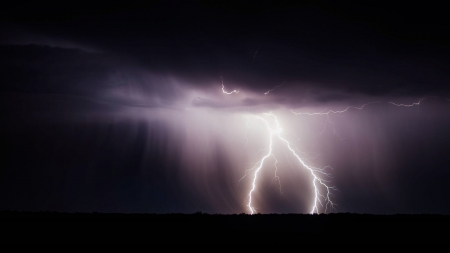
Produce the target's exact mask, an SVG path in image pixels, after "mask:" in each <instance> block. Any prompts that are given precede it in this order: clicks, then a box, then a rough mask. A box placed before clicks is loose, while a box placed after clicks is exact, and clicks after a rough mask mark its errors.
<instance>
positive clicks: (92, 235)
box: [0, 211, 450, 244]
mask: <svg viewBox="0 0 450 253" xmlns="http://www.w3.org/2000/svg"><path fill="white" fill-rule="evenodd" d="M0 223H1V229H2V231H3V234H4V236H2V240H1V241H2V242H51V243H54V242H144V243H258V244H260V243H274V244H278V243H283V244H287V243H363V242H368V243H397V242H401V243H422V242H434V243H439V242H446V240H447V239H448V232H447V231H448V230H447V229H448V226H449V225H450V216H448V215H434V214H421V215H407V214H397V215H371V214H353V213H337V214H320V215H309V214H255V215H247V214H233V215H223V214H205V213H201V212H197V213H194V214H178V213H174V214H120V213H59V212H15V211H2V212H0Z"/></svg>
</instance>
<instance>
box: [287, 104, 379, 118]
mask: <svg viewBox="0 0 450 253" xmlns="http://www.w3.org/2000/svg"><path fill="white" fill-rule="evenodd" d="M380 102H381V101H375V102H369V103H366V104H363V105H362V106H349V107H347V108H345V109H344V110H341V111H333V110H328V111H327V112H312V113H310V112H294V111H293V110H291V112H292V113H294V114H295V115H309V116H314V115H329V114H330V113H334V114H338V113H344V112H346V111H348V110H349V109H357V110H362V109H363V108H364V107H365V106H367V105H370V104H375V103H380Z"/></svg>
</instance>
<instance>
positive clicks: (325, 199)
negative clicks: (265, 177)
mask: <svg viewBox="0 0 450 253" xmlns="http://www.w3.org/2000/svg"><path fill="white" fill-rule="evenodd" d="M264 115H265V116H269V117H271V118H273V121H274V123H275V127H272V126H271V125H270V124H269V121H267V120H266V119H265V118H263V117H261V116H255V117H256V118H257V119H258V120H261V121H263V122H264V125H265V126H266V130H267V132H268V139H269V148H268V152H267V153H266V154H265V155H264V156H263V157H262V158H261V160H260V161H259V162H257V163H256V165H255V166H254V167H253V168H252V169H250V170H255V171H254V173H253V180H252V184H251V189H250V191H249V193H248V204H247V207H248V209H249V210H250V213H251V214H254V213H255V212H256V209H255V207H254V205H253V199H252V196H253V193H254V191H255V190H256V187H257V181H258V174H259V173H260V171H261V170H262V168H263V166H264V164H265V162H266V160H267V159H268V158H269V157H273V158H274V159H275V163H274V166H275V168H276V170H275V179H277V180H278V181H279V184H280V192H281V182H280V178H279V177H278V176H277V174H276V172H277V171H278V167H277V166H276V164H277V163H278V160H277V159H276V157H275V154H274V153H273V149H274V139H277V140H278V141H280V142H281V143H282V144H284V146H285V147H286V148H287V149H288V150H289V151H290V153H292V155H293V156H294V157H295V158H296V159H297V161H298V162H299V163H300V165H301V167H302V168H304V169H306V170H307V171H308V172H309V173H310V175H311V185H312V186H313V188H314V194H313V195H314V197H313V198H314V200H313V204H312V206H311V211H310V213H311V214H312V213H319V205H320V206H322V207H323V209H324V212H325V213H326V212H327V211H328V209H330V208H334V206H335V203H333V201H332V200H331V190H336V189H335V187H333V186H329V185H328V184H327V183H328V182H329V181H327V180H325V179H323V178H322V177H321V176H326V177H330V176H331V175H330V174H329V173H327V172H326V169H328V168H331V167H329V166H326V167H324V168H315V167H311V166H309V165H307V164H306V163H305V162H304V161H303V159H302V158H300V156H299V155H298V154H297V153H296V151H295V148H294V147H293V146H292V144H291V143H290V142H289V141H288V140H286V138H284V137H283V136H282V133H283V129H282V128H281V125H280V123H279V121H278V118H277V117H276V116H275V115H274V114H273V113H264ZM248 171H249V170H247V171H246V175H247V173H248ZM244 177H245V176H244Z"/></svg>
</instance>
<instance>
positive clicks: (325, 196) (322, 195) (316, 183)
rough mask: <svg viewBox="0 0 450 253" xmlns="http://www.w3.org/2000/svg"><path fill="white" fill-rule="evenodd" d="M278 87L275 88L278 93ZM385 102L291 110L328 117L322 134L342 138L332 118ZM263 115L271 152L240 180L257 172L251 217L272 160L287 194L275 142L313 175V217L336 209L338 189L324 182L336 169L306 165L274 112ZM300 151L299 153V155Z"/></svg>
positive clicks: (418, 102) (278, 178)
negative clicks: (260, 182)
mask: <svg viewBox="0 0 450 253" xmlns="http://www.w3.org/2000/svg"><path fill="white" fill-rule="evenodd" d="M280 86H281V85H280ZM276 87H277V86H276ZM276 87H274V89H275V88H276ZM272 90H273V89H272ZM270 91H271V90H269V91H267V92H266V93H264V94H268V93H269V92H270ZM426 98H427V97H423V98H421V99H419V100H418V101H417V102H414V103H411V104H399V103H395V102H391V101H388V102H387V103H388V104H390V105H393V106H397V107H414V106H419V105H420V104H421V102H422V101H423V100H424V99H426ZM445 99H446V100H448V101H450V99H448V98H445ZM381 102H382V101H374V102H369V103H366V104H363V105H361V106H348V107H346V108H345V109H343V110H324V111H321V112H295V111H294V110H292V109H291V110H290V111H291V112H292V113H294V114H295V115H306V116H326V122H325V126H324V129H323V130H322V133H323V132H324V131H325V128H326V126H327V125H329V126H330V127H331V129H332V131H333V132H334V133H335V134H336V135H338V134H337V132H336V129H335V127H334V123H333V121H332V120H331V117H330V115H332V114H342V113H346V112H348V111H350V110H363V109H364V108H365V107H366V106H368V105H371V104H375V103H381ZM263 115H264V116H265V117H262V116H257V115H254V117H255V118H256V119H257V120H260V121H262V122H263V123H264V126H265V130H266V131H267V134H268V140H269V146H268V148H265V149H262V150H260V151H258V153H260V152H261V151H265V150H267V151H266V153H265V155H264V156H263V157H262V158H261V159H260V160H259V161H258V162H257V163H256V164H255V165H254V166H253V167H252V168H250V169H248V170H246V171H245V174H244V176H243V177H242V178H241V179H240V180H239V181H241V180H242V179H244V178H245V177H247V176H248V175H250V173H251V172H252V171H253V174H252V175H253V179H252V181H251V187H250V188H251V189H250V190H249V192H248V194H247V196H248V202H247V207H248V210H249V211H250V213H251V214H254V213H255V212H256V208H255V206H254V203H253V202H254V201H253V195H254V192H255V190H256V188H257V182H258V176H259V174H260V172H261V171H262V169H263V168H264V166H265V164H266V163H267V160H268V159H270V158H273V159H274V164H273V166H274V167H275V177H274V179H275V180H277V181H278V183H279V190H280V193H281V194H283V192H282V190H281V180H280V177H279V176H278V175H277V172H278V169H279V168H278V166H277V164H278V159H277V158H276V156H275V154H274V142H275V141H278V142H280V143H281V144H283V149H287V152H289V153H291V155H292V156H294V157H295V158H296V160H297V161H298V163H299V165H300V166H301V167H302V168H303V169H305V170H307V171H308V172H309V174H310V175H311V185H312V187H313V188H314V191H313V192H314V194H313V195H314V196H313V200H314V201H313V204H312V206H311V207H310V213H311V214H313V213H319V212H320V210H319V208H320V207H322V210H323V211H324V212H325V213H326V212H327V211H328V210H329V209H330V208H331V209H333V208H334V207H335V206H336V204H335V203H334V202H333V201H332V200H331V194H332V193H331V191H332V190H336V188H335V187H334V186H329V185H328V183H329V181H328V180H325V179H324V177H331V175H330V174H329V173H327V172H326V170H327V169H333V168H332V167H330V166H325V167H324V168H316V167H312V166H309V165H308V164H306V163H305V162H304V160H303V159H302V158H301V157H300V156H299V153H303V152H300V151H298V149H297V148H295V147H293V144H292V143H291V142H289V141H288V140H287V139H286V138H285V137H283V129H282V128H281V125H280V122H279V121H278V118H277V117H276V116H275V115H274V114H273V113H271V112H269V113H264V114H263ZM267 117H270V118H271V119H272V120H273V121H271V122H272V125H274V126H271V124H270V123H269V121H268V120H267V119H266V118H267ZM273 123H274V124H273ZM248 124H249V121H247V130H248V128H249V125H248ZM338 136H339V135H338ZM246 138H247V134H246ZM341 140H342V139H341ZM247 142H248V138H247ZM247 142H246V144H247ZM296 150H297V151H298V152H296ZM285 155H286V158H287V159H288V162H289V164H291V166H293V164H292V163H291V162H290V161H289V158H288V155H287V154H286V150H285ZM316 157H317V156H316ZM316 157H314V158H316ZM314 158H313V159H314Z"/></svg>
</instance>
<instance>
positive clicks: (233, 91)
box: [220, 76, 240, 95]
mask: <svg viewBox="0 0 450 253" xmlns="http://www.w3.org/2000/svg"><path fill="white" fill-rule="evenodd" d="M220 79H222V92H223V93H225V94H227V95H231V94H233V93H239V90H240V89H237V90H232V91H230V92H227V91H225V85H223V78H222V76H221V77H220Z"/></svg>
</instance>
